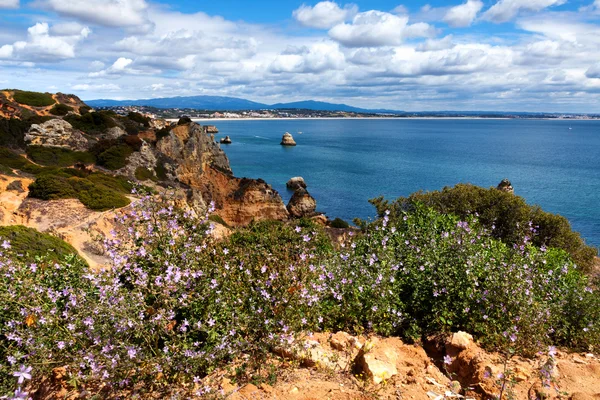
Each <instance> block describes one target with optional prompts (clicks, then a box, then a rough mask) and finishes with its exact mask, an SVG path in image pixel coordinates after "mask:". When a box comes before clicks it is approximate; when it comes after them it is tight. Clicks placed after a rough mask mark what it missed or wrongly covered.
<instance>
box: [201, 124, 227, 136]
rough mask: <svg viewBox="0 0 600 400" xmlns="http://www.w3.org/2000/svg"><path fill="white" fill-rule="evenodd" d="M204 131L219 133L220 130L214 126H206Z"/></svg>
mask: <svg viewBox="0 0 600 400" xmlns="http://www.w3.org/2000/svg"><path fill="white" fill-rule="evenodd" d="M204 130H205V131H206V133H219V130H218V129H217V127H216V126H214V125H205V126H204ZM228 137H229V136H228Z"/></svg>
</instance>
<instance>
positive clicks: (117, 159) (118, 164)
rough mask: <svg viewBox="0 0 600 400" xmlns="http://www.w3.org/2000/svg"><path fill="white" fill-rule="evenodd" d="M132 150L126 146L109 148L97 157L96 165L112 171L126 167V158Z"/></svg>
mask: <svg viewBox="0 0 600 400" xmlns="http://www.w3.org/2000/svg"><path fill="white" fill-rule="evenodd" d="M133 152H134V150H133V149H132V148H131V147H129V146H128V145H126V144H121V145H117V146H113V147H110V148H109V149H108V150H106V151H104V152H102V153H101V154H100V155H99V156H98V160H97V164H98V165H99V166H101V167H104V168H106V169H110V170H112V171H115V170H118V169H121V168H124V167H126V166H127V158H128V157H129V156H130V155H132V154H133Z"/></svg>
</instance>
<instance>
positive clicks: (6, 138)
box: [0, 118, 31, 148]
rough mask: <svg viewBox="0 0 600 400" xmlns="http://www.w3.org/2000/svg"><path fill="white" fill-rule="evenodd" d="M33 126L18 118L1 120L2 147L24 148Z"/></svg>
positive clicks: (0, 140)
mask: <svg viewBox="0 0 600 400" xmlns="http://www.w3.org/2000/svg"><path fill="white" fill-rule="evenodd" d="M30 126H31V124H30V123H29V122H27V121H22V120H20V119H17V118H10V119H3V118H0V146H6V147H13V148H15V147H16V148H23V147H24V146H25V133H26V132H27V131H28V130H29V127H30Z"/></svg>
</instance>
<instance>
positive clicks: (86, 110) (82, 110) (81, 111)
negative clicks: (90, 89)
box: [79, 106, 92, 115]
mask: <svg viewBox="0 0 600 400" xmlns="http://www.w3.org/2000/svg"><path fill="white" fill-rule="evenodd" d="M90 111H92V107H90V106H81V107H79V114H81V115H83V114H87V113H89V112H90Z"/></svg>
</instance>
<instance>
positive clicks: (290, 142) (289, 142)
mask: <svg viewBox="0 0 600 400" xmlns="http://www.w3.org/2000/svg"><path fill="white" fill-rule="evenodd" d="M281 145H282V146H295V145H296V142H295V141H294V137H293V136H292V134H291V133H289V132H286V133H285V134H284V135H283V138H282V139H281Z"/></svg>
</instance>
